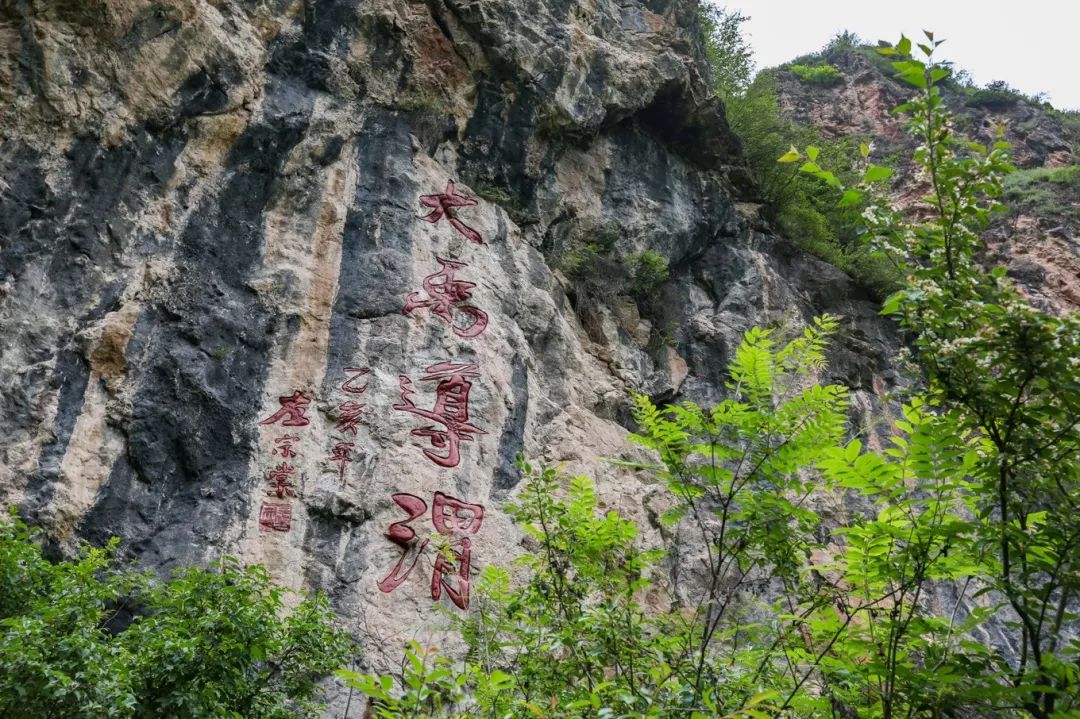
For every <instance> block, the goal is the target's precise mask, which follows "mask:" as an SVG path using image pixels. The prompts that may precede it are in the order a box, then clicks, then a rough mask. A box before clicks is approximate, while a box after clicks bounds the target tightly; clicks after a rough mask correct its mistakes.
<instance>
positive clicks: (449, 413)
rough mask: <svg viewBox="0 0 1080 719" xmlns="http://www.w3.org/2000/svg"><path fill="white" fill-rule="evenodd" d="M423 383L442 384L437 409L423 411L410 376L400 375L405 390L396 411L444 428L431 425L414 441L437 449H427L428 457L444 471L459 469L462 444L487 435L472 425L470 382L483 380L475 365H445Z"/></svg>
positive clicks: (430, 370) (415, 432)
mask: <svg viewBox="0 0 1080 719" xmlns="http://www.w3.org/2000/svg"><path fill="white" fill-rule="evenodd" d="M425 371H426V372H427V374H426V375H424V376H423V377H421V378H420V381H421V382H436V381H437V382H438V385H437V386H436V388H435V405H434V407H432V408H431V409H421V408H420V407H417V406H416V404H415V403H414V402H413V399H412V398H413V396H414V395H415V394H416V390H415V389H413V383H412V380H410V379H409V377H408V376H407V375H399V377H398V385H399V387H400V389H401V402H400V404H395V405H393V407H394V409H396V410H399V411H401V412H409V413H410V414H415V415H416V416H417V417H423V418H424V419H427V420H430V421H432V422H435V423H436V425H441V426H442V428H441V429H440V428H439V427H438V426H435V425H428V426H426V427H421V428H419V429H414V430H413V431H412V435H413V436H414V437H426V438H427V439H428V441H429V442H430V443H431V446H432V447H433V448H434V449H425V450H424V456H425V457H427V458H428V459H430V460H431V461H432V462H434V463H435V464H437V465H439V466H440V467H456V466H458V464H459V463H460V462H461V443H462V442H465V441H471V440H473V439H475V438H476V435H478V434H486V433H485V432H484V431H483V430H482V429H480V428H479V427H476V426H475V425H472V424H469V390H471V389H472V382H470V381H469V380H471V379H475V378H477V377H479V376H480V372H479V370H478V368H477V366H476V365H475V364H454V363H452V362H442V363H440V364H435V365H431V366H430V367H428V368H427V369H426V370H425Z"/></svg>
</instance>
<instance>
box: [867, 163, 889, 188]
mask: <svg viewBox="0 0 1080 719" xmlns="http://www.w3.org/2000/svg"><path fill="white" fill-rule="evenodd" d="M892 174H893V170H892V168H889V167H881V166H880V165H873V164H872V165H869V166H868V167H867V168H866V172H865V173H863V182H865V183H867V184H870V183H872V182H880V181H881V180H886V179H888V178H890V177H892Z"/></svg>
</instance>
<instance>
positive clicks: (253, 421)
mask: <svg viewBox="0 0 1080 719" xmlns="http://www.w3.org/2000/svg"><path fill="white" fill-rule="evenodd" d="M695 17H696V14H695V3H694V2H691V1H690V0H647V1H639V0H620V1H618V2H617V1H616V0H595V1H593V2H583V3H575V2H568V1H567V0H530V1H529V2H519V1H517V0H426V1H419V0H367V1H365V2H361V1H360V0H307V1H306V2H299V1H297V2H290V1H289V0H263V1H262V2H240V1H239V0H92V1H88V0H78V1H76V0H70V1H65V2H39V1H38V0H16V1H15V2H14V3H7V4H4V5H3V6H2V7H0V326H2V327H3V337H4V342H3V345H2V347H0V428H2V430H3V438H4V440H3V443H2V445H0V500H2V502H3V503H4V504H5V505H18V506H19V507H20V508H21V509H22V511H23V512H24V513H25V514H27V515H28V516H30V517H32V518H33V519H34V520H35V521H36V522H38V523H40V524H42V525H43V526H45V527H47V528H48V530H49V532H50V535H51V536H52V537H54V539H55V541H56V543H57V546H58V547H59V548H61V549H63V548H66V547H70V546H71V545H72V543H73V542H74V541H75V540H76V539H78V538H83V539H88V540H90V541H93V542H102V541H105V540H106V539H107V538H108V537H110V536H113V535H116V536H120V537H121V538H122V540H123V548H124V551H125V552H128V553H130V554H131V555H133V556H136V557H138V558H139V560H140V561H141V562H143V563H144V564H146V565H148V566H151V567H154V568H157V569H159V570H166V569H167V568H169V567H173V566H177V565H182V564H186V563H192V562H204V561H207V560H209V559H212V558H215V557H218V556H221V555H224V554H231V555H236V556H240V557H242V558H243V559H245V560H247V561H253V562H255V561H257V562H263V563H265V564H266V565H267V566H268V567H269V568H270V569H271V571H272V572H273V574H274V576H275V578H276V579H277V580H278V581H280V582H282V583H284V584H286V585H288V586H291V587H296V588H308V589H318V590H321V591H324V592H326V593H328V594H329V595H330V596H331V597H332V599H333V602H334V607H335V608H336V610H337V611H339V612H340V613H341V614H342V615H343V616H345V617H347V618H348V621H349V622H350V625H352V626H355V627H356V630H357V633H358V634H359V635H361V636H363V637H364V638H365V641H366V642H367V643H368V645H369V646H370V647H379V646H382V647H389V646H396V645H399V644H400V643H401V641H402V640H404V639H407V638H409V637H411V636H414V635H416V634H417V633H419V632H423V631H435V630H434V629H431V628H432V627H437V626H438V625H439V613H438V612H439V607H442V608H443V609H450V610H453V609H454V607H453V605H452V604H451V603H450V602H449V601H447V599H446V598H443V599H442V600H440V602H438V603H435V602H433V601H432V599H431V597H430V592H429V588H428V584H429V582H430V569H425V568H418V569H417V571H415V572H414V573H413V574H412V576H410V577H409V579H408V580H407V581H405V582H404V583H403V584H402V585H401V586H400V587H398V588H397V589H396V590H394V591H393V592H392V593H383V592H380V591H379V589H378V587H377V586H376V584H377V582H378V581H379V580H380V579H382V578H383V577H384V576H386V575H387V573H388V572H389V570H390V569H391V568H392V567H393V566H394V563H395V562H396V561H397V559H398V557H399V555H400V550H399V549H398V547H397V546H395V545H394V544H393V543H391V542H390V541H388V540H387V539H386V538H385V537H384V533H385V532H386V530H387V528H388V527H389V525H390V524H391V523H392V522H395V521H398V520H402V519H404V518H405V517H404V515H403V512H402V510H401V509H400V508H399V507H398V506H397V505H396V504H395V503H394V502H393V501H392V499H391V495H392V494H394V493H396V492H401V493H411V494H413V495H416V496H419V497H421V498H422V499H424V500H425V501H426V502H427V503H428V505H429V506H430V504H431V502H432V497H433V495H434V493H435V492H436V491H442V492H445V493H446V494H448V495H452V496H454V497H457V498H460V499H461V500H463V501H465V502H470V503H476V504H481V505H484V506H485V508H486V513H485V516H484V519H483V525H482V528H481V529H480V531H479V533H478V534H477V535H476V536H475V537H474V541H473V567H474V570H475V569H477V568H479V567H482V566H484V565H486V564H489V563H495V564H506V563H507V562H508V561H509V560H510V558H511V557H512V556H513V554H514V552H515V551H516V550H515V547H516V546H517V545H518V543H519V539H520V538H519V535H518V533H517V532H516V530H515V529H514V528H513V526H512V525H511V523H510V521H509V519H508V518H507V517H506V516H505V514H504V513H503V512H501V511H500V510H499V503H500V502H501V501H502V500H504V499H505V498H507V497H508V496H511V495H512V494H513V492H514V488H515V485H516V483H517V481H518V477H517V475H516V473H515V471H514V470H513V468H512V466H511V463H512V461H513V457H514V455H515V454H516V453H518V452H520V451H524V452H527V453H528V454H529V455H531V456H533V457H535V458H537V459H541V460H545V461H547V462H552V463H565V465H566V467H567V469H568V470H569V471H587V472H589V473H591V474H592V475H593V476H595V477H596V478H597V480H598V482H599V484H600V490H601V491H600V494H601V497H602V499H603V501H604V502H605V503H607V504H608V505H609V506H611V507H613V508H616V509H618V510H620V511H622V512H625V513H626V514H628V515H630V516H633V517H636V518H638V519H641V520H642V521H645V519H646V517H647V514H648V513H647V512H646V510H645V508H644V507H643V502H644V499H643V498H644V497H645V496H646V494H647V493H646V492H645V491H644V490H645V488H644V487H643V484H642V482H643V479H642V478H641V477H639V476H636V475H635V474H634V473H633V472H631V471H629V470H626V469H623V468H620V467H616V466H613V465H610V464H605V463H603V462H602V461H600V460H601V458H603V457H620V456H630V454H631V453H632V452H634V451H637V450H632V449H630V448H629V447H628V446H627V445H626V442H625V436H626V433H627V426H628V425H629V412H628V393H629V392H630V391H642V392H647V393H648V394H650V395H651V396H653V397H654V398H656V399H658V400H673V401H678V400H683V399H693V400H697V401H703V402H707V401H713V400H716V399H717V398H718V397H719V396H721V394H722V392H723V386H724V385H723V383H724V367H725V364H726V362H727V361H728V359H729V358H730V356H731V353H732V351H733V348H734V347H735V346H736V344H737V342H738V340H739V338H740V336H741V333H742V332H743V331H744V330H745V329H747V328H748V327H750V326H752V325H754V324H768V325H782V324H786V325H787V326H789V327H793V328H794V327H798V326H799V325H801V324H802V323H804V322H806V321H807V320H808V319H809V318H810V317H812V316H813V315H814V314H816V313H819V312H822V311H830V312H834V313H838V314H841V315H843V316H844V318H845V321H844V326H845V333H844V335H843V337H842V338H841V339H840V340H839V342H838V344H837V346H836V348H835V351H834V362H833V370H832V371H833V372H834V374H835V376H836V377H835V378H837V379H840V380H841V381H844V382H847V383H848V384H849V385H850V386H852V387H853V388H854V389H855V401H854V406H855V407H856V408H857V411H856V415H857V416H855V417H853V419H854V421H855V422H856V427H864V426H869V424H870V423H872V422H873V421H874V419H873V418H874V414H873V410H874V407H875V404H876V402H877V401H878V400H877V399H876V398H877V397H878V396H880V395H882V394H883V393H885V392H887V391H888V390H889V389H891V388H892V387H893V385H894V383H895V382H896V376H895V374H894V373H892V372H891V370H890V369H889V359H890V356H891V353H892V351H893V349H894V348H895V347H896V345H897V340H896V337H895V336H894V333H893V330H892V328H891V325H890V324H889V323H888V322H887V321H885V320H882V319H880V318H878V317H877V316H876V313H875V312H876V308H875V305H874V303H873V302H872V301H870V300H869V299H868V298H866V297H865V296H863V295H862V294H861V293H860V292H859V290H858V289H857V288H856V287H855V286H854V285H853V284H852V283H851V281H850V280H849V279H848V278H847V277H846V276H845V275H843V274H842V273H840V272H839V271H838V270H836V269H835V268H832V267H831V266H828V265H826V264H824V263H822V262H820V261H818V260H816V259H814V258H812V257H810V256H808V255H807V254H805V253H803V252H801V251H800V250H797V249H796V248H795V247H794V246H793V245H792V244H791V243H790V242H789V241H787V240H784V239H781V238H778V237H776V236H773V235H772V234H770V232H769V230H768V228H767V227H765V226H763V225H762V224H761V222H760V221H759V220H758V219H757V213H756V208H755V207H754V206H753V205H749V204H746V203H742V202H740V201H739V198H742V197H746V196H750V195H752V188H748V187H745V186H743V185H742V184H741V182H742V181H741V180H740V179H739V178H741V177H743V176H744V174H743V172H742V170H741V160H740V157H739V145H738V141H737V139H736V138H735V137H734V136H733V135H732V134H731V132H730V130H729V129H728V127H727V124H726V122H725V120H724V117H723V111H722V107H720V106H719V105H718V104H717V103H716V102H715V101H712V100H710V99H709V97H708V93H707V92H706V83H705V80H704V79H703V64H702V56H701V47H700V44H699V38H698V35H697V30H696V24H695V22H696V21H695ZM450 180H454V181H456V182H457V187H456V191H457V193H458V194H459V195H460V196H463V197H467V198H475V199H476V200H477V201H478V202H477V204H476V205H475V206H466V207H459V208H458V209H457V210H456V211H455V212H456V213H457V218H458V219H459V220H460V221H461V222H463V223H465V224H466V225H468V226H469V227H471V228H473V229H475V231H477V232H478V233H479V234H480V236H481V237H482V239H483V244H477V243H475V242H472V241H471V240H469V239H468V238H467V237H466V236H465V235H464V234H463V233H462V232H460V231H458V230H456V229H454V228H453V227H452V226H451V225H450V224H449V223H448V218H443V219H442V220H440V221H437V222H434V223H428V222H423V221H421V220H420V219H418V218H419V217H420V216H422V215H424V214H426V213H428V212H430V211H432V207H430V206H425V205H423V204H421V203H420V202H419V198H420V196H421V195H433V194H439V193H442V192H444V190H445V188H446V185H447V182H448V181H450ZM606 228H614V230H615V231H616V233H617V241H616V243H615V244H616V247H615V250H616V252H617V253H618V254H620V255H625V254H629V253H632V252H639V251H642V250H645V249H651V250H653V251H656V252H659V253H661V254H662V255H664V256H665V257H666V258H667V259H668V261H669V263H670V266H671V270H672V271H671V276H670V278H669V279H668V280H667V281H666V282H665V283H664V284H663V285H662V286H661V287H660V288H659V289H658V290H657V291H655V292H653V293H651V294H650V295H649V296H648V297H647V298H642V297H635V296H634V295H633V293H631V292H629V291H627V289H626V287H625V285H623V284H620V282H619V281H618V278H617V277H615V276H612V277H607V278H605V277H601V278H599V281H593V282H592V283H589V282H583V281H581V280H577V279H568V278H567V277H566V276H564V274H563V273H562V272H561V271H560V270H559V269H558V268H559V266H560V264H559V258H560V257H561V256H562V255H563V254H564V253H565V252H566V251H567V250H568V248H569V247H570V246H571V245H572V244H573V243H574V242H577V241H581V240H582V238H586V239H587V238H588V237H589V236H590V234H591V233H597V232H601V231H606ZM437 257H441V258H445V259H451V260H455V261H458V262H462V263H464V264H465V265H466V266H465V267H462V268H460V269H458V270H457V271H456V276H455V279H456V280H458V281H466V282H471V283H475V287H474V288H472V290H471V292H472V298H471V300H468V301H466V302H464V304H466V305H472V306H474V307H476V308H478V309H479V310H481V311H482V312H484V313H486V316H487V320H488V325H487V327H486V330H485V331H484V332H483V333H482V334H480V335H479V336H476V337H462V336H460V335H459V333H456V332H455V331H454V330H453V328H452V327H451V326H450V325H448V324H447V323H446V322H444V321H442V320H440V319H439V317H437V316H436V315H435V314H434V313H433V310H432V309H431V308H430V307H426V308H419V309H415V310H414V311H412V312H411V313H410V314H408V315H406V314H404V313H403V311H402V310H403V307H404V306H405V302H406V298H407V297H408V296H409V295H410V293H413V292H419V293H420V298H421V300H422V301H423V300H425V299H427V298H428V295H426V294H425V293H424V291H423V289H422V283H423V282H424V278H425V277H427V276H430V275H432V274H433V273H435V272H436V271H437V270H438V269H439V265H438V263H437V260H436V258H437ZM436 284H437V282H436ZM444 289H445V288H444ZM452 318H453V319H454V321H455V322H456V323H457V325H458V327H459V328H461V327H466V326H467V325H468V320H469V316H468V315H462V314H461V313H460V310H458V311H456V312H455V313H454V314H453V315H452ZM442 362H454V363H459V364H475V365H476V366H477V368H478V369H477V372H478V373H479V376H478V377H475V378H472V379H471V382H472V383H473V384H472V387H471V393H470V395H469V397H468V413H469V418H468V422H470V423H471V424H473V425H474V426H475V427H476V428H477V429H479V430H481V431H482V433H472V434H471V439H468V441H462V442H461V459H460V463H459V464H458V465H457V466H455V467H442V466H439V465H438V464H436V463H435V462H433V461H431V460H430V459H428V458H427V457H425V456H424V454H423V453H422V452H423V450H424V449H435V451H436V452H437V453H439V454H442V455H445V454H446V451H445V450H440V449H439V448H437V447H434V448H433V442H432V440H435V441H436V442H437V441H438V438H433V437H425V436H416V435H414V434H412V432H413V430H417V429H422V428H423V427H424V426H425V423H426V420H424V419H423V418H421V417H419V416H416V415H415V414H411V413H409V412H405V411H401V410H399V409H394V405H401V404H402V394H401V391H400V383H401V382H402V380H401V379H400V377H399V376H400V375H404V376H407V377H408V378H410V379H411V381H412V383H413V386H414V388H415V390H416V394H415V396H414V397H413V399H414V400H415V404H416V407H418V408H421V409H423V408H430V407H431V406H432V403H433V402H434V397H435V395H434V391H433V390H434V387H435V384H436V382H435V381H422V380H421V377H422V375H423V373H424V371H425V368H427V367H431V366H433V365H436V364H438V363H442ZM361 367H367V368H370V373H369V374H367V375H365V376H364V377H363V379H364V381H366V382H367V383H368V389H367V391H366V392H365V393H364V394H363V395H355V394H349V393H348V392H346V391H343V390H342V385H343V383H344V382H345V381H346V380H347V379H348V378H349V377H350V376H351V374H350V373H347V372H346V368H361ZM357 386H358V385H352V387H353V388H356V387H357ZM294 392H301V393H303V396H306V397H307V398H309V399H310V404H309V405H307V407H306V410H305V417H306V419H307V420H308V423H307V424H306V425H304V426H283V425H282V424H281V423H280V421H279V422H278V423H276V424H260V422H261V421H263V420H265V419H267V418H269V417H271V416H272V415H274V414H275V413H276V412H277V411H278V410H279V409H281V408H282V407H283V405H282V404H281V403H280V402H279V397H283V396H286V397H287V396H291V395H292V394H293V393H294ZM347 401H359V402H362V403H363V404H364V405H365V407H364V409H363V411H362V414H361V421H360V423H359V425H358V426H357V428H356V434H355V436H354V435H351V434H349V433H348V432H347V431H343V430H342V429H341V427H340V425H339V420H340V419H341V413H342V410H341V405H342V404H343V403H345V402H347ZM284 418H286V419H287V418H288V415H286V416H285V417H284ZM286 434H291V435H295V436H296V439H295V440H294V442H293V449H291V450H288V451H295V452H297V455H296V456H295V457H283V456H282V454H281V450H282V449H283V443H282V442H280V441H276V440H277V438H279V437H282V436H284V435H286ZM466 434H469V433H468V432H466ZM342 441H348V442H351V443H352V444H353V445H354V446H353V448H352V449H351V452H350V455H349V456H350V458H351V460H352V461H351V462H348V463H346V464H345V465H344V471H343V473H342V472H341V471H340V470H341V466H342V465H341V463H339V462H336V461H335V460H334V448H335V446H336V445H337V443H338V442H342ZM274 452H278V454H274ZM284 460H288V463H291V465H292V466H293V468H294V469H293V472H292V473H291V474H290V475H289V476H290V478H291V480H292V481H293V485H294V486H292V487H288V488H286V489H285V490H283V496H282V498H281V499H280V500H279V499H278V498H277V497H275V496H268V495H267V492H268V491H270V493H271V494H273V493H274V486H275V485H274V484H273V483H272V482H271V481H270V478H271V476H272V475H271V473H272V472H273V471H274V470H276V469H277V468H278V465H279V464H281V463H282V462H283V461H284ZM290 492H292V493H295V495H296V496H295V497H292V496H290ZM267 502H269V503H271V504H288V505H290V507H291V524H290V528H289V531H287V532H283V531H272V530H271V531H266V530H265V528H263V529H260V524H259V516H260V508H261V507H262V506H263V504H264V503H267ZM414 525H415V526H416V527H417V531H418V532H421V533H424V532H426V533H428V534H430V533H431V531H433V530H432V529H431V528H430V526H428V525H429V522H428V520H427V519H426V518H420V519H418V520H416V522H415V523H414ZM658 537H659V535H658V533H657V532H656V531H655V529H654V530H652V534H651V535H649V536H648V537H647V539H649V541H658ZM376 654H377V652H374V649H373V654H372V656H375V655H376Z"/></svg>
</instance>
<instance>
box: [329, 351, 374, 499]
mask: <svg viewBox="0 0 1080 719" xmlns="http://www.w3.org/2000/svg"><path fill="white" fill-rule="evenodd" d="M370 373H371V369H370V368H368V367H346V368H345V375H346V379H345V381H344V382H342V383H341V391H342V392H344V393H345V394H347V395H349V396H351V397H359V396H360V395H362V394H364V393H365V392H367V389H368V383H367V382H364V383H363V384H360V378H361V377H364V376H366V375H368V374H370ZM365 406H366V405H364V404H362V403H361V402H357V401H356V400H355V399H348V400H346V401H344V402H342V403H341V404H339V405H338V406H337V421H336V423H335V425H334V429H335V430H336V431H337V432H338V433H340V434H341V435H348V437H355V436H356V429H357V427H358V426H359V424H360V420H361V419H362V415H363V411H364V407H365ZM348 437H346V436H341V437H338V438H336V439H337V441H336V443H335V444H334V447H333V449H332V450H331V452H330V457H329V459H330V461H331V462H334V463H336V464H337V465H338V481H339V482H340V483H341V486H345V468H346V466H347V465H348V464H350V463H351V462H352V461H353V456H352V451H353V449H354V448H355V447H356V444H355V443H354V442H350V441H348Z"/></svg>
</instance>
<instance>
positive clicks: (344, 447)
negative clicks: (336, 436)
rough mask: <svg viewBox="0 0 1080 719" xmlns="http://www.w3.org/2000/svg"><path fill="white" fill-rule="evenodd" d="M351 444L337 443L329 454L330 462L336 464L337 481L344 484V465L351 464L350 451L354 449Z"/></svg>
mask: <svg viewBox="0 0 1080 719" xmlns="http://www.w3.org/2000/svg"><path fill="white" fill-rule="evenodd" d="M355 446H356V445H354V444H353V443H352V442H338V443H337V444H335V445H334V449H333V450H331V452H330V461H331V462H337V463H338V481H340V482H341V483H342V484H344V482H345V465H346V464H349V463H350V462H352V460H353V458H352V450H353V447H355Z"/></svg>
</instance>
